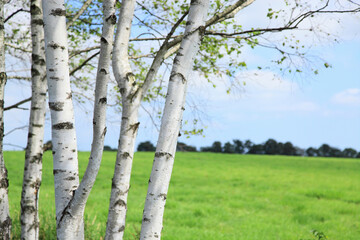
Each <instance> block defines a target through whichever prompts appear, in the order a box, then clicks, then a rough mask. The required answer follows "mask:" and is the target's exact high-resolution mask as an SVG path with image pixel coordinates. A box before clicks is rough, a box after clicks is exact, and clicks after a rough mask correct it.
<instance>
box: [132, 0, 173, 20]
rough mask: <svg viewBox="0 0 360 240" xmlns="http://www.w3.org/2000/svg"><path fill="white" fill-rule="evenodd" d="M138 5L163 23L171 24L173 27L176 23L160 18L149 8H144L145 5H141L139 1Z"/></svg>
mask: <svg viewBox="0 0 360 240" xmlns="http://www.w3.org/2000/svg"><path fill="white" fill-rule="evenodd" d="M136 3H137V4H138V5H139V6H141V7H142V8H143V9H144V10H145V11H146V12H148V13H149V14H150V15H151V16H153V17H156V18H158V19H160V20H161V21H164V22H168V23H170V24H171V25H174V23H173V22H171V21H170V20H168V19H165V18H162V17H159V16H157V15H156V14H154V13H152V12H151V11H150V10H149V9H148V8H147V7H145V6H144V5H143V4H141V3H140V2H139V1H136Z"/></svg>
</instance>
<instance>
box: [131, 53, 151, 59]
mask: <svg viewBox="0 0 360 240" xmlns="http://www.w3.org/2000/svg"><path fill="white" fill-rule="evenodd" d="M153 56H154V54H153V53H149V54H144V55H139V56H129V59H139V58H143V57H153Z"/></svg>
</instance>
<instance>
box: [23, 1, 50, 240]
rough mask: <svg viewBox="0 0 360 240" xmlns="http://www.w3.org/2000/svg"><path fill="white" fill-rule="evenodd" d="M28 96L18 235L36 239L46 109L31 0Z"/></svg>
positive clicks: (38, 23) (38, 18)
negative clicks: (30, 93)
mask: <svg viewBox="0 0 360 240" xmlns="http://www.w3.org/2000/svg"><path fill="white" fill-rule="evenodd" d="M30 12H31V38H32V69H31V81H32V98H31V110H30V120H29V134H28V143H27V147H26V153H25V168H24V178H23V190H22V194H21V217H20V222H21V238H22V239H29V240H31V239H34V240H35V239H38V238H39V217H38V201H39V190H40V184H41V174H42V155H43V148H42V146H43V139H44V122H45V110H46V91H47V84H46V80H45V75H46V66H45V49H44V48H45V46H44V28H43V24H44V23H43V17H42V6H41V0H32V1H31V6H30Z"/></svg>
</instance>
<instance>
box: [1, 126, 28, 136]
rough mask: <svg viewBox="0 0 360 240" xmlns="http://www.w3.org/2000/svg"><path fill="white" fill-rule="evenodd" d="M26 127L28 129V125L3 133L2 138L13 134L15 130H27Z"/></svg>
mask: <svg viewBox="0 0 360 240" xmlns="http://www.w3.org/2000/svg"><path fill="white" fill-rule="evenodd" d="M27 127H29V126H28V125H24V126H21V127H17V128H14V129H12V130H10V131H8V132H7V133H5V134H4V136H7V135H9V134H10V133H12V132H15V131H16V130H21V129H24V128H27Z"/></svg>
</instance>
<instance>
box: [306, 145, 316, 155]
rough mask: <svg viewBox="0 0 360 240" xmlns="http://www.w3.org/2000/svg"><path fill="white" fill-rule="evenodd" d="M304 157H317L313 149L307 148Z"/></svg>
mask: <svg viewBox="0 0 360 240" xmlns="http://www.w3.org/2000/svg"><path fill="white" fill-rule="evenodd" d="M306 155H308V156H309V157H316V156H317V155H318V151H317V149H315V148H313V147H309V148H308V149H306Z"/></svg>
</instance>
